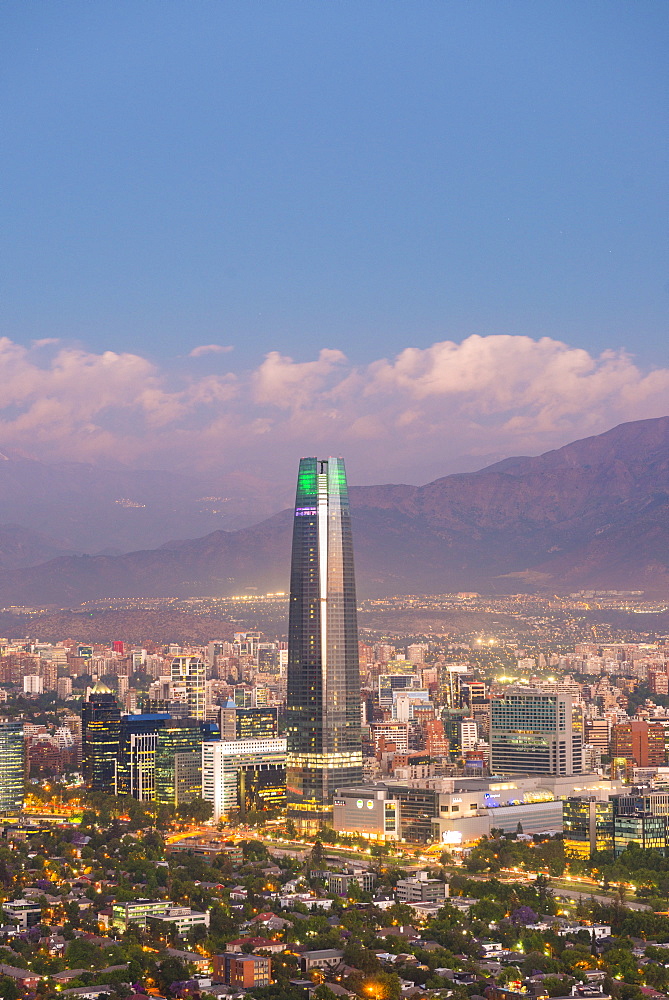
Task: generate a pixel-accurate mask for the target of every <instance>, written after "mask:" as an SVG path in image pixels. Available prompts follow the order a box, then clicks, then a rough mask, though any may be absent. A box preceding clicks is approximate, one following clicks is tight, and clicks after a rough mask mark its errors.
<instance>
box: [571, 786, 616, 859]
mask: <svg viewBox="0 0 669 1000" xmlns="http://www.w3.org/2000/svg"><path fill="white" fill-rule="evenodd" d="M562 823H563V829H564V849H565V852H566V853H567V855H568V856H575V857H579V858H589V857H590V855H591V854H592V852H593V851H612V850H613V802H612V801H611V800H610V799H606V800H603V801H602V800H597V799H595V798H592V797H589V798H568V799H565V801H564V802H563V803H562Z"/></svg>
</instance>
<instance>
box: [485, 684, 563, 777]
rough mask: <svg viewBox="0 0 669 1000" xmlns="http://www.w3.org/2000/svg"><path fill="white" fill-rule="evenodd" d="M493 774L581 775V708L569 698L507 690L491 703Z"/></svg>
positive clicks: (528, 689)
mask: <svg viewBox="0 0 669 1000" xmlns="http://www.w3.org/2000/svg"><path fill="white" fill-rule="evenodd" d="M490 709H491V719H490V744H491V757H492V770H493V773H495V774H522V773H527V774H558V775H572V774H581V773H582V771H583V721H582V715H583V713H582V710H581V706H580V705H578V704H575V703H574V701H573V699H572V696H571V695H570V694H566V693H562V692H556V693H547V692H544V691H540V690H535V689H532V688H522V689H520V688H519V689H515V690H511V689H509V690H508V691H507V692H505V694H503V695H501V696H499V697H496V698H492V699H491V702H490Z"/></svg>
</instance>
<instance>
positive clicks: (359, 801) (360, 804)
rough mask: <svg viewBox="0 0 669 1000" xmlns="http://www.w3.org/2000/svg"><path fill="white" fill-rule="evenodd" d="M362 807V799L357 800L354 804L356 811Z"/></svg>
mask: <svg viewBox="0 0 669 1000" xmlns="http://www.w3.org/2000/svg"><path fill="white" fill-rule="evenodd" d="M363 805H364V803H363V801H362V799H358V801H357V802H356V806H357V807H358V809H362V807H363Z"/></svg>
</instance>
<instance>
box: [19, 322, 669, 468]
mask: <svg viewBox="0 0 669 1000" xmlns="http://www.w3.org/2000/svg"><path fill="white" fill-rule="evenodd" d="M40 346H41V343H40V342H38V343H37V344H35V345H33V348H26V347H22V346H21V345H19V344H16V343H14V342H12V341H10V340H9V339H7V338H0V380H1V384H2V387H3V391H2V396H1V397H0V449H3V448H12V447H13V448H19V449H22V450H24V451H27V452H29V453H32V454H34V455H35V456H36V457H38V458H43V459H47V460H50V459H80V460H90V461H98V462H105V461H107V460H112V459H113V460H114V461H122V462H126V463H129V464H138V465H151V466H153V467H154V468H155V467H157V466H159V465H163V466H168V465H170V466H172V467H179V468H184V469H186V468H206V467H209V468H217V469H223V468H228V469H229V470H230V471H234V470H236V469H251V468H254V467H260V466H262V468H263V469H264V470H266V471H267V472H270V473H271V474H272V475H276V473H277V471H280V472H281V474H282V476H283V477H284V478H288V479H289V478H290V476H291V475H292V470H293V467H294V464H295V460H296V457H297V456H299V455H300V454H314V453H316V452H328V453H330V454H333V453H334V454H344V455H345V456H346V457H347V459H348V463H349V465H350V467H351V470H352V473H353V478H354V479H357V481H366V482H371V481H385V482H388V481H392V480H394V481H396V482H397V481H401V480H403V479H404V480H410V481H427V480H428V479H430V478H435V477H436V476H438V475H443V474H445V473H446V472H449V471H454V470H455V469H456V468H457V461H458V460H459V459H460V457H461V456H464V455H471V456H476V455H481V456H485V455H490V454H497V455H505V454H506V455H508V454H522V453H525V454H528V453H530V454H532V453H533V454H536V453H538V452H541V451H544V450H547V449H549V448H553V447H558V446H559V445H561V444H565V443H566V442H568V441H570V440H575V439H576V438H579V437H584V436H586V435H588V434H594V433H599V432H601V431H604V430H606V429H608V428H609V427H611V426H613V425H614V424H616V423H620V422H622V421H625V420H633V419H639V418H642V417H650V416H660V415H663V414H664V413H665V412H666V411H667V409H669V407H668V406H667V399H668V392H669V369H667V368H662V369H655V370H652V371H648V372H644V371H643V370H641V368H640V367H639V366H638V365H637V364H636V363H635V362H634V360H633V358H632V357H630V356H629V355H628V354H626V353H624V352H615V351H606V352H604V353H603V354H601V355H600V356H599V357H594V356H592V355H590V354H589V353H588V352H587V351H585V350H583V349H582V348H578V347H572V346H570V345H568V344H565V343H562V342H560V341H557V340H551V339H550V338H546V337H544V338H541V339H539V340H532V339H531V338H530V337H525V336H517V337H514V336H490V337H480V336H471V337H468V338H466V339H465V340H463V341H462V342H461V343H454V342H452V341H442V342H439V343H436V344H433V345H432V346H430V347H427V348H415V347H410V348H406V349H405V350H403V351H401V352H400V353H399V354H398V355H397V356H396V357H394V358H381V359H379V360H377V361H375V362H373V363H372V364H370V365H367V366H355V365H353V364H351V362H350V361H349V360H348V359H347V358H346V357H345V355H344V354H342V353H341V351H338V350H334V349H331V348H324V349H323V350H321V351H320V353H319V355H318V357H317V358H316V359H312V360H294V359H292V358H290V357H286V356H284V355H281V354H279V353H278V352H271V353H270V354H268V355H267V357H266V358H265V359H264V360H263V361H262V362H261V363H260V364H259V365H258V367H257V368H255V369H254V370H252V371H248V372H234V373H233V372H227V373H225V374H214V373H212V372H210V371H209V372H205V373H204V374H202V375H200V376H195V375H187V374H184V373H180V375H179V378H180V380H181V381H179V382H178V383H177V384H175V383H174V377H175V376H174V374H173V373H171V374H168V373H167V372H163V371H162V370H161V369H159V368H158V367H157V366H156V365H155V364H154V363H152V362H151V361H149V360H148V359H146V358H144V357H142V356H140V355H138V354H130V353H116V352H113V351H106V352H104V353H102V354H96V353H93V352H88V351H85V350H83V349H81V348H74V347H70V346H66V345H63V344H62V343H58V344H56V345H53V347H54V349H53V350H52V351H50V352H49V353H48V354H47V355H45V354H44V352H43V351H42V350H40ZM212 346H217V345H203V347H202V348H196V349H195V350H196V351H200V352H201V354H206V353H220V352H212V351H210V350H209V348H211V347H212Z"/></svg>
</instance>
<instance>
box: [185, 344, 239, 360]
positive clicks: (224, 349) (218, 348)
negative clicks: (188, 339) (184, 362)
mask: <svg viewBox="0 0 669 1000" xmlns="http://www.w3.org/2000/svg"><path fill="white" fill-rule="evenodd" d="M232 350H234V348H233V347H232V345H231V344H228V345H226V346H224V345H223V344H200V346H199V347H194V348H193V350H192V351H190V352H189V354H188V357H189V358H201V357H202V356H203V355H205V354H227V353H228V352H229V351H232Z"/></svg>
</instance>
